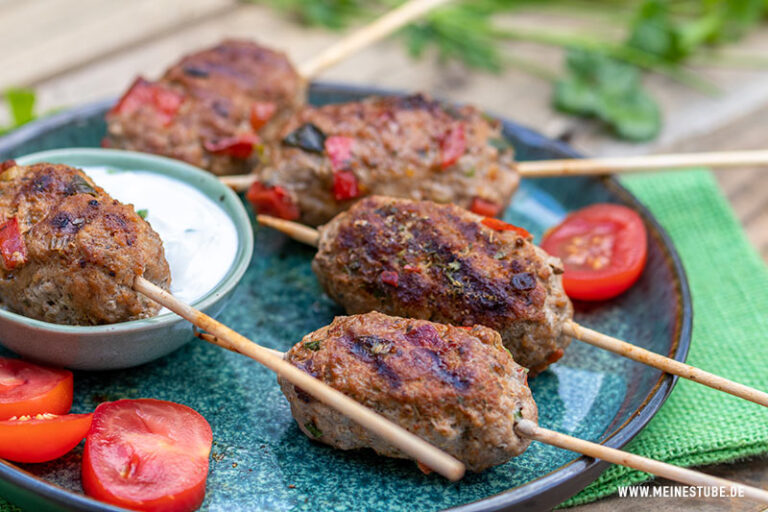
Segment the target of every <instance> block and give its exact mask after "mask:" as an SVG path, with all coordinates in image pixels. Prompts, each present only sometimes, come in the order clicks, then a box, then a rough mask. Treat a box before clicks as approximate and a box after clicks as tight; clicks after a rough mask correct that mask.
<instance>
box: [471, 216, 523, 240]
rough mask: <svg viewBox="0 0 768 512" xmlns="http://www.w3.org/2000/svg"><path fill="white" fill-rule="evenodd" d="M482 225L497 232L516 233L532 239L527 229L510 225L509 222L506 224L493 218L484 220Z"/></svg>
mask: <svg viewBox="0 0 768 512" xmlns="http://www.w3.org/2000/svg"><path fill="white" fill-rule="evenodd" d="M480 223H481V224H484V225H486V226H488V227H489V228H491V229H494V230H496V231H514V232H515V233H517V234H518V235H520V236H522V237H523V238H530V237H531V234H530V233H529V232H528V230H526V229H525V228H521V227H519V226H515V225H514V224H510V223H509V222H504V221H503V220H499V219H494V218H493V217H486V218H484V219H483V220H481V221H480Z"/></svg>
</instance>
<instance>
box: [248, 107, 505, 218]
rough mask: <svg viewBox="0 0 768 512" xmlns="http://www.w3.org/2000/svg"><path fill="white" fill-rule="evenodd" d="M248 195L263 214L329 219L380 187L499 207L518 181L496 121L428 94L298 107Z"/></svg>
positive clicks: (477, 207) (489, 211) (481, 209)
mask: <svg viewBox="0 0 768 512" xmlns="http://www.w3.org/2000/svg"><path fill="white" fill-rule="evenodd" d="M271 156H272V161H270V162H269V165H268V166H267V167H265V168H263V169H262V170H261V171H260V173H259V181H258V182H256V183H254V184H253V185H252V186H251V188H250V190H249V191H248V194H247V197H248V199H250V200H251V202H252V203H253V204H254V205H255V207H256V209H257V210H258V211H259V212H260V213H265V214H268V215H274V216H278V217H282V218H285V219H288V220H300V221H301V222H302V223H304V224H309V225H313V226H316V225H319V224H323V223H325V222H328V221H329V220H330V219H331V218H333V216H335V215H336V214H338V213H339V212H341V211H343V210H345V209H347V208H349V206H350V205H351V204H352V203H353V202H354V201H356V200H359V199H360V198H361V197H364V196H367V195H372V194H379V195H388V196H393V197H407V198H410V199H417V200H430V201H435V202H438V203H454V204H457V205H459V206H462V207H464V208H467V209H470V210H473V211H476V212H478V213H480V214H482V215H486V216H495V215H498V214H499V213H500V212H501V211H502V210H503V209H504V208H505V207H506V206H507V204H509V201H510V199H511V197H512V194H513V193H514V191H515V189H516V188H517V185H518V181H519V180H518V176H517V173H516V172H515V168H514V161H513V152H512V149H511V146H509V145H508V144H506V143H505V140H504V138H503V137H502V134H501V125H500V123H498V122H497V121H492V120H490V119H489V118H487V117H486V116H485V115H483V114H482V113H481V112H480V111H478V110H477V109H475V108H474V107H471V106H463V107H452V106H447V105H445V104H443V103H441V102H438V101H435V100H433V99H430V98H428V97H426V96H424V95H421V94H417V95H413V96H407V97H401V96H385V97H371V98H368V99H366V100H363V101H359V102H351V103H341V104H333V105H326V106H323V107H312V106H305V107H303V108H302V109H301V110H300V111H299V112H298V113H297V114H296V115H295V116H294V117H293V118H291V120H290V121H289V122H288V123H287V125H286V126H285V127H284V129H283V131H282V137H281V141H280V144H279V147H276V148H275V149H274V150H273V151H272V152H271Z"/></svg>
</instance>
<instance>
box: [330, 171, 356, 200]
mask: <svg viewBox="0 0 768 512" xmlns="http://www.w3.org/2000/svg"><path fill="white" fill-rule="evenodd" d="M359 195H360V186H359V185H358V183H357V177H356V176H355V174H354V173H353V172H352V171H336V172H335V173H333V198H334V199H336V200H337V201H344V200H346V199H354V198H355V197H357V196H359Z"/></svg>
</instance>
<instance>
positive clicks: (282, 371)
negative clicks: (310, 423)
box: [133, 277, 464, 481]
mask: <svg viewBox="0 0 768 512" xmlns="http://www.w3.org/2000/svg"><path fill="white" fill-rule="evenodd" d="M133 287H134V289H135V290H136V291H138V292H140V293H143V294H144V295H146V296H147V297H149V298H150V299H152V300H154V301H155V302H157V303H158V304H160V305H162V306H165V307H166V308H168V309H170V310H171V311H173V312H174V313H176V314H177V315H179V316H181V317H182V318H185V319H186V320H188V321H190V322H191V323H192V324H193V325H195V326H196V327H198V328H200V329H202V330H204V331H208V332H210V333H213V334H214V336H215V338H213V339H212V341H211V342H212V343H214V344H216V345H218V346H220V347H223V348H226V349H227V350H232V351H234V352H238V353H240V354H243V355H245V356H248V357H250V358H251V359H254V360H256V361H258V362H259V363H261V364H263V365H264V366H266V367H267V368H269V369H270V370H272V371H274V372H275V373H277V374H278V375H280V376H281V377H283V378H285V379H286V380H288V381H289V382H291V383H292V384H294V385H296V386H299V387H300V388H301V389H303V390H304V391H306V392H307V393H309V394H310V395H312V396H313V397H315V398H316V399H317V400H319V401H321V402H323V403H324V404H326V405H328V406H330V407H333V408H334V409H336V410H337V411H339V412H340V413H342V414H344V415H345V416H347V417H349V418H351V419H353V420H354V421H356V422H357V423H359V424H360V425H362V426H363V427H365V428H367V429H368V430H370V431H371V432H374V433H375V434H377V435H378V436H380V437H381V438H382V439H385V440H386V441H388V442H389V443H391V444H392V445H393V446H396V447H397V448H399V449H400V450H402V451H403V452H405V453H407V454H408V455H410V456H411V457H412V458H413V459H415V460H417V461H419V462H421V463H423V464H425V465H426V466H428V467H429V468H431V469H433V470H434V471H436V472H438V473H440V474H441V475H443V476H444V477H446V478H448V479H449V480H452V481H457V480H460V479H461V477H462V476H464V464H462V463H461V462H459V461H458V460H456V459H455V458H453V457H451V456H450V455H448V454H447V453H445V452H443V451H441V450H439V449H437V448H435V447H434V446H432V445H430V444H429V443H427V442H426V441H424V440H423V439H421V438H420V437H418V436H416V435H414V434H412V433H410V432H408V431H407V430H405V429H404V428H402V427H401V426H399V425H396V424H395V423H393V422H391V421H389V420H387V419H385V418H383V417H382V416H380V415H378V414H376V413H375V412H373V411H372V410H370V409H368V408H367V407H364V406H363V405H361V404H359V403H357V402H356V401H354V400H352V399H351V398H349V397H348V396H346V395H344V394H343V393H340V392H339V391H336V390H335V389H333V388H332V387H330V386H328V385H327V384H325V383H324V382H321V381H319V380H317V379H316V378H314V377H312V376H311V375H309V374H307V373H305V372H303V371H301V370H299V369H298V368H296V367H295V366H293V365H292V364H290V363H289V362H288V361H285V360H283V359H282V357H281V356H280V355H278V354H275V353H274V351H273V350H271V349H267V348H264V347H262V346H260V345H257V344H256V343H254V342H252V341H251V340H249V339H248V338H246V337H245V336H242V335H241V334H238V333H237V332H235V331H233V330H232V329H230V328H229V327H227V326H226V325H224V324H222V323H220V322H217V321H216V320H214V319H213V318H211V317H209V316H208V315H206V314H204V313H202V312H201V311H198V310H196V309H194V308H193V307H192V306H189V305H188V304H185V303H183V302H181V301H180V300H178V299H177V298H176V297H174V296H173V295H171V294H170V293H168V292H166V291H165V290H163V289H162V288H160V287H158V286H156V285H154V284H153V283H151V282H149V281H147V280H146V279H144V278H143V277H138V278H137V279H136V281H135V282H134V286H133Z"/></svg>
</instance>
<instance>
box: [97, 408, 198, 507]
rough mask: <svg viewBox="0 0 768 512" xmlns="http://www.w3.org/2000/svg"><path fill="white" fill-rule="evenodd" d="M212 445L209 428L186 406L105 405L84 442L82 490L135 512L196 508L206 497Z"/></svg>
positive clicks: (98, 413)
mask: <svg viewBox="0 0 768 512" xmlns="http://www.w3.org/2000/svg"><path fill="white" fill-rule="evenodd" d="M212 443H213V433H212V432H211V426H210V425H209V424H208V422H207V421H205V418H203V417H202V416H201V415H200V414H199V413H197V412H196V411H194V410H193V409H190V408H189V407H187V406H185V405H180V404H175V403H173V402H165V401H162V400H152V399H139V400H118V401H117V402H108V403H103V404H101V405H99V406H98V407H97V408H96V412H94V414H93V424H92V425H91V430H90V431H89V432H88V436H87V438H86V440H85V452H84V454H83V470H82V476H83V489H85V492H86V494H88V495H90V496H93V497H94V498H96V499H98V500H102V501H105V502H107V503H112V504H114V505H118V506H121V507H125V508H129V509H132V510H150V511H161V510H162V511H165V512H175V511H189V510H195V509H197V508H198V507H200V505H201V504H202V502H203V498H204V497H205V480H206V478H207V476H208V457H209V456H210V453H211V445H212Z"/></svg>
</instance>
